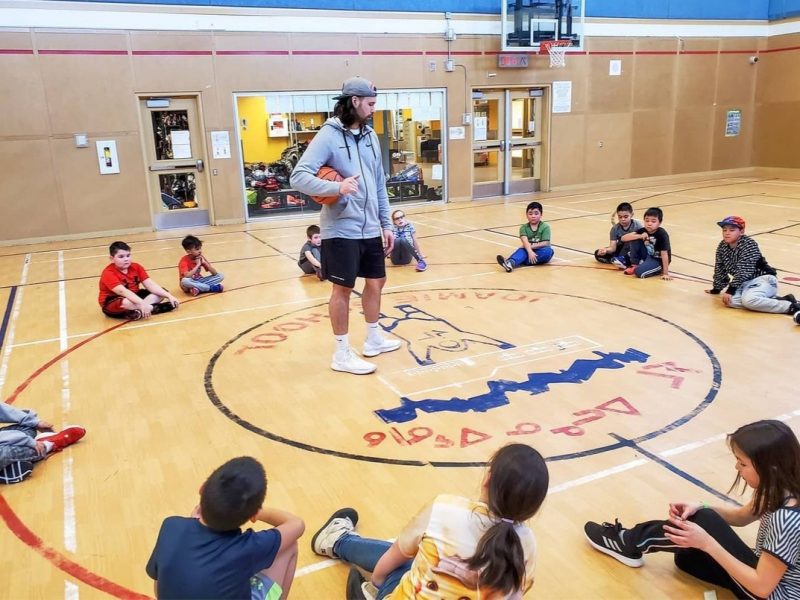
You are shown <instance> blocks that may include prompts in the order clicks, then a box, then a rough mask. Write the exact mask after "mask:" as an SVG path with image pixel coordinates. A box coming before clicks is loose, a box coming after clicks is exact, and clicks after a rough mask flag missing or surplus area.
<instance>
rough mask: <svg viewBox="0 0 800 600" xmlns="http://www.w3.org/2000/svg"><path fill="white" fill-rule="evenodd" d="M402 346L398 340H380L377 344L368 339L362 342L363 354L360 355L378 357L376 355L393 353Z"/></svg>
mask: <svg viewBox="0 0 800 600" xmlns="http://www.w3.org/2000/svg"><path fill="white" fill-rule="evenodd" d="M401 345H402V344H401V343H400V340H387V339H384V338H380V340H379V341H378V343H377V344H376V343H375V342H371V341H369V339H368V340H367V341H366V342H364V352H362V354H363V355H364V356H378V354H383V353H384V352H394V351H395V350H397V349H398V348H400V346H401Z"/></svg>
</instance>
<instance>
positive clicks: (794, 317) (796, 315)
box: [792, 311, 800, 325]
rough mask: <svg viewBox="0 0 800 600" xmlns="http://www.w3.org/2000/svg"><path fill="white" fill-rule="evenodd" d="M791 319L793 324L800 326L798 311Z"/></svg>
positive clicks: (799, 313)
mask: <svg viewBox="0 0 800 600" xmlns="http://www.w3.org/2000/svg"><path fill="white" fill-rule="evenodd" d="M792 319H794V322H795V323H797V324H798V325H800V311H798V312H796V313H794V316H793V317H792Z"/></svg>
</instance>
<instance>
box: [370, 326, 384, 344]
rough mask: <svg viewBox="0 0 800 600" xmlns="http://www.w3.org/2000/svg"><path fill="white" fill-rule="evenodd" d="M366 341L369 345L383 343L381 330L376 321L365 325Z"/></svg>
mask: <svg viewBox="0 0 800 600" xmlns="http://www.w3.org/2000/svg"><path fill="white" fill-rule="evenodd" d="M367 341H368V342H369V343H370V344H380V343H381V342H382V341H383V336H382V335H381V328H380V327H379V326H378V322H377V321H376V322H375V323H367Z"/></svg>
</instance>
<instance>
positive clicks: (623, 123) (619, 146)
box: [585, 112, 633, 182]
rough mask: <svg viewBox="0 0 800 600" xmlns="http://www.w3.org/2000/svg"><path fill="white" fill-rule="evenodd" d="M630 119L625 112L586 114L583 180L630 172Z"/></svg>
mask: <svg viewBox="0 0 800 600" xmlns="http://www.w3.org/2000/svg"><path fill="white" fill-rule="evenodd" d="M632 120H633V119H632V118H631V113H629V112H625V113H610V114H591V115H587V116H586V146H585V148H586V150H585V152H586V174H585V180H586V181H587V182H590V181H607V180H609V179H627V178H629V177H630V176H631V131H632V129H633V128H632ZM601 144H602V147H601V146H600V145H601Z"/></svg>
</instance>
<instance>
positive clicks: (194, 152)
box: [139, 96, 212, 230]
mask: <svg viewBox="0 0 800 600" xmlns="http://www.w3.org/2000/svg"><path fill="white" fill-rule="evenodd" d="M139 107H140V108H139V112H140V115H141V119H142V128H141V129H142V132H143V134H142V144H143V146H144V157H145V164H146V166H147V188H148V190H149V194H150V207H151V212H152V214H153V225H154V226H155V228H156V229H158V230H160V229H172V228H175V227H195V226H201V225H208V224H210V223H211V220H212V204H211V197H210V195H209V190H210V189H211V186H210V185H209V183H208V178H207V174H206V171H205V166H206V145H205V136H204V135H203V131H204V130H203V127H202V123H201V118H200V110H199V106H198V98H197V97H194V96H188V97H187V96H180V97H175V96H173V97H167V96H159V97H153V96H149V97H140V98H139Z"/></svg>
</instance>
